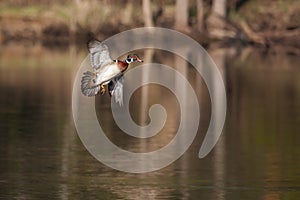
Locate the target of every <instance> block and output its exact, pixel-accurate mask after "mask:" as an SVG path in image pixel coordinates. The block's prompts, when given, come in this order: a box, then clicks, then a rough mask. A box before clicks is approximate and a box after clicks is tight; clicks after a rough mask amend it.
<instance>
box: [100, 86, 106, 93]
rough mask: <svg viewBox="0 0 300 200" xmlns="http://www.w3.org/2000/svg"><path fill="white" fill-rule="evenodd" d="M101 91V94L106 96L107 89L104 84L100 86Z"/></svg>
mask: <svg viewBox="0 0 300 200" xmlns="http://www.w3.org/2000/svg"><path fill="white" fill-rule="evenodd" d="M100 87H101V89H100V93H101V94H104V93H105V87H104V85H103V84H101V85H100Z"/></svg>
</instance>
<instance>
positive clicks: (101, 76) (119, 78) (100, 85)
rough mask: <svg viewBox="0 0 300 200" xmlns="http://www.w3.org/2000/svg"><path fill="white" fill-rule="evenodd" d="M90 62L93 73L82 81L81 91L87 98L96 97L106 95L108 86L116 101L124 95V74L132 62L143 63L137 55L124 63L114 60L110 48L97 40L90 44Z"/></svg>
mask: <svg viewBox="0 0 300 200" xmlns="http://www.w3.org/2000/svg"><path fill="white" fill-rule="evenodd" d="M87 45H88V49H89V52H90V62H91V66H92V67H93V69H94V70H93V72H91V71H86V72H84V73H83V77H82V79H81V91H82V93H83V94H84V95H85V96H95V95H97V94H98V93H99V91H100V93H101V94H104V93H105V87H104V86H105V85H108V90H109V94H110V95H111V96H115V100H116V99H117V97H118V96H119V95H122V94H123V93H121V94H120V90H122V91H121V92H123V81H124V79H123V73H124V72H125V70H126V69H127V68H128V66H129V64H130V63H132V62H143V61H142V60H141V59H140V58H139V56H138V55H137V54H130V55H128V56H127V58H126V59H125V60H124V61H121V60H112V59H111V57H110V55H109V50H108V47H107V46H106V45H105V44H102V43H101V42H99V41H97V40H91V41H89V42H88V44H87ZM116 101H117V100H116Z"/></svg>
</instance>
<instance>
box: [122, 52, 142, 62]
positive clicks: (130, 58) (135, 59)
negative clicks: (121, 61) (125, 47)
mask: <svg viewBox="0 0 300 200" xmlns="http://www.w3.org/2000/svg"><path fill="white" fill-rule="evenodd" d="M125 61H126V62H127V63H128V64H130V63H132V62H140V63H141V62H143V61H142V60H141V59H140V58H139V56H138V55H137V54H129V55H128V56H127V58H126V60H125Z"/></svg>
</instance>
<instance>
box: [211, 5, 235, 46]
mask: <svg viewBox="0 0 300 200" xmlns="http://www.w3.org/2000/svg"><path fill="white" fill-rule="evenodd" d="M207 30H208V33H209V35H210V37H212V38H215V39H220V40H223V39H226V38H235V37H236V33H237V30H236V29H235V28H234V27H233V26H231V25H230V24H229V23H228V22H227V21H226V0H213V3H212V10H211V14H210V16H209V17H208V19H207Z"/></svg>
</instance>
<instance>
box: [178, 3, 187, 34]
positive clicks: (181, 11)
mask: <svg viewBox="0 0 300 200" xmlns="http://www.w3.org/2000/svg"><path fill="white" fill-rule="evenodd" d="M188 3H189V2H188V1H187V0H177V1H176V11H175V29H177V30H180V31H186V32H188V31H189V27H188V5H189V4H188Z"/></svg>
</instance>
